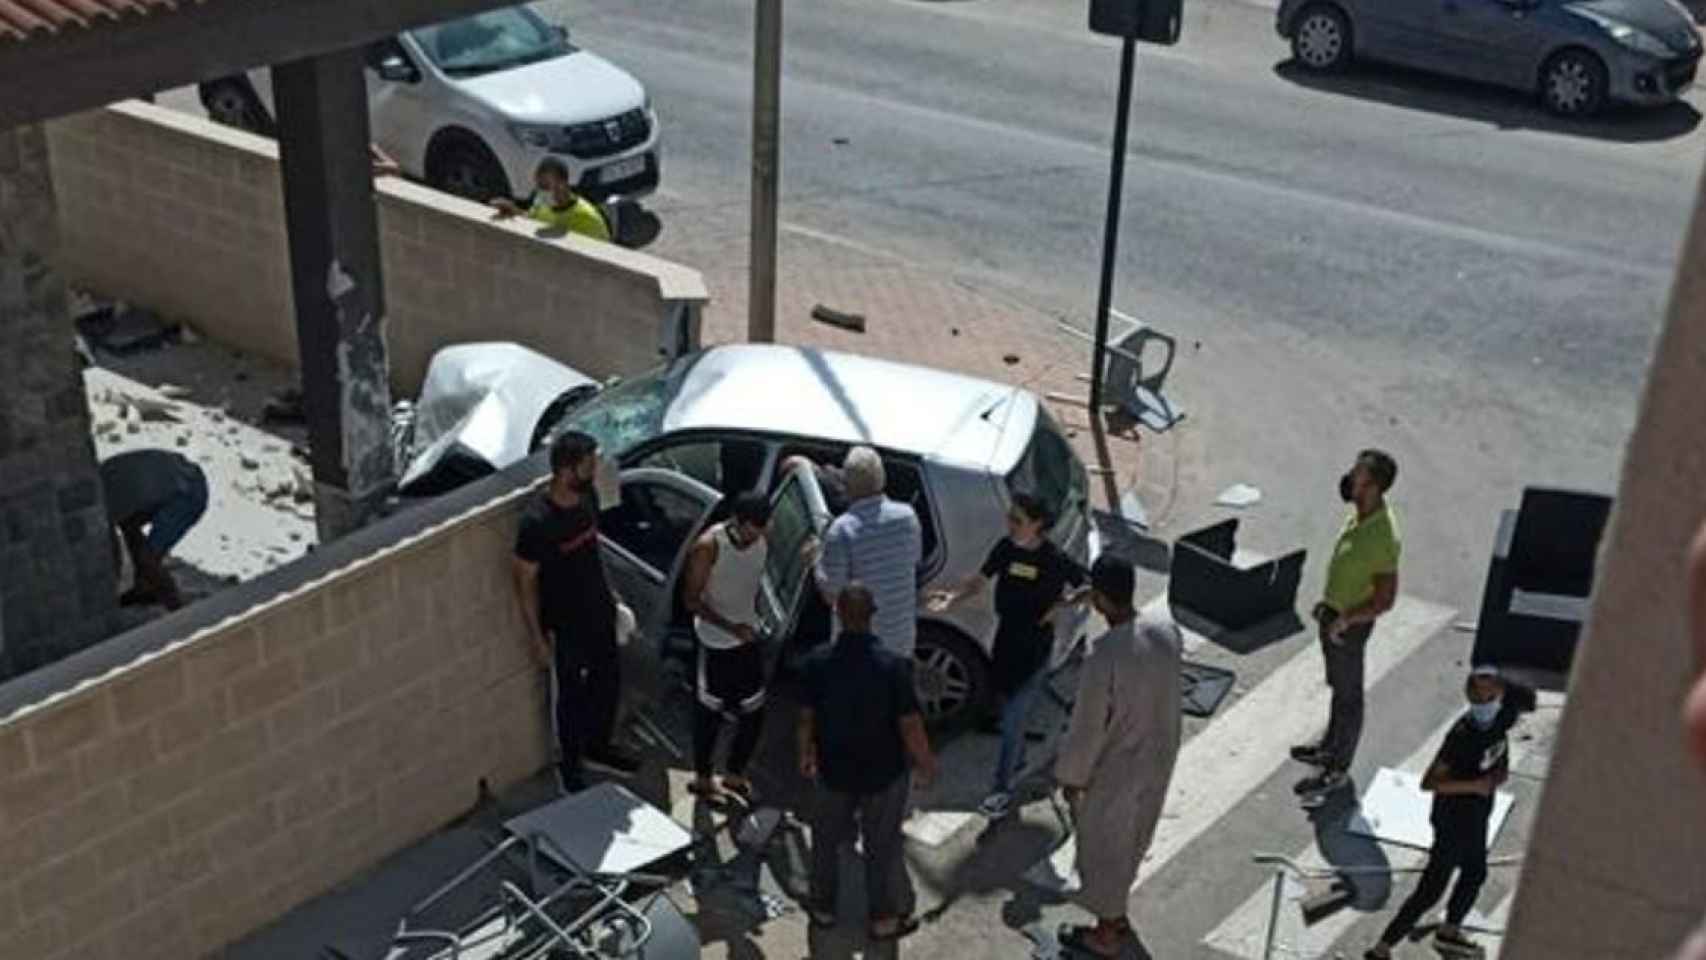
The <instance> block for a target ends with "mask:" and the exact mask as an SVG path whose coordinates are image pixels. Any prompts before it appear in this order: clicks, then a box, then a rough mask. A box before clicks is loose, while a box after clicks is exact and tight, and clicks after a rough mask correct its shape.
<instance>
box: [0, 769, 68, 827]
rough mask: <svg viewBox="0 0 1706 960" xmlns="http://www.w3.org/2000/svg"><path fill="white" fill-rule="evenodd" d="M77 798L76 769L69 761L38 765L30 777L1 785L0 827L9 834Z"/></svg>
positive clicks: (16, 778)
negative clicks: (0, 825)
mask: <svg viewBox="0 0 1706 960" xmlns="http://www.w3.org/2000/svg"><path fill="white" fill-rule="evenodd" d="M76 796H77V768H76V765H75V764H73V763H72V762H71V758H70V757H61V758H59V759H58V760H53V761H50V762H48V763H39V764H37V765H36V767H35V769H34V770H32V771H31V772H30V773H28V774H26V775H24V776H21V777H14V778H12V779H10V780H7V781H5V782H4V783H0V824H5V825H6V829H8V830H14V831H15V830H17V829H18V827H19V825H21V824H24V823H26V822H27V821H29V820H33V819H34V818H36V817H39V816H41V815H42V814H45V813H47V812H48V811H50V810H53V809H55V808H57V807H59V806H61V805H62V804H67V803H70V802H71V801H72V800H73V799H74V798H75V797H76Z"/></svg>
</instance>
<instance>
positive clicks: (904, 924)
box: [869, 914, 918, 943]
mask: <svg viewBox="0 0 1706 960" xmlns="http://www.w3.org/2000/svg"><path fill="white" fill-rule="evenodd" d="M917 931H918V918H917V917H914V916H912V915H911V914H908V915H907V916H904V917H900V918H898V919H896V920H895V924H894V928H893V929H891V930H883V931H879V930H878V929H877V927H876V924H872V925H871V929H870V931H869V933H870V940H871V942H872V943H889V942H891V941H894V940H899V939H900V938H901V937H905V936H908V935H910V934H913V933H916V932H917Z"/></svg>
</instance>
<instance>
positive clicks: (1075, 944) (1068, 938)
mask: <svg viewBox="0 0 1706 960" xmlns="http://www.w3.org/2000/svg"><path fill="white" fill-rule="evenodd" d="M1095 930H1096V928H1095V927H1092V926H1087V925H1076V926H1075V925H1072V924H1063V925H1062V926H1061V928H1060V931H1059V932H1058V933H1057V934H1056V935H1055V938H1056V939H1057V940H1059V941H1060V945H1061V946H1062V947H1063V948H1065V949H1067V950H1076V951H1078V952H1079V953H1082V954H1087V955H1089V956H1092V957H1117V956H1119V955H1120V949H1119V948H1118V947H1115V948H1114V950H1113V952H1112V953H1105V952H1103V951H1102V950H1100V949H1098V948H1097V947H1095V946H1093V945H1092V943H1093V942H1092V941H1091V939H1090V935H1091V934H1092V933H1094V932H1095Z"/></svg>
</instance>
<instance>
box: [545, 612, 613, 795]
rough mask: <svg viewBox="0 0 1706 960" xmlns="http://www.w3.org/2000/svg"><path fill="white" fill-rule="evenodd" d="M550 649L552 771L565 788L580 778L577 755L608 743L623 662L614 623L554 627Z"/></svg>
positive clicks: (597, 750) (596, 750)
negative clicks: (554, 744) (553, 733)
mask: <svg viewBox="0 0 1706 960" xmlns="http://www.w3.org/2000/svg"><path fill="white" fill-rule="evenodd" d="M553 633H554V634H555V636H556V640H555V642H554V643H553V644H552V649H553V650H554V651H555V656H554V657H553V660H554V662H553V665H552V666H553V669H552V671H551V718H552V720H553V722H554V725H555V727H556V734H557V750H558V756H557V769H558V772H559V774H560V775H561V777H562V780H563V785H564V786H565V787H568V786H571V785H573V784H575V783H576V782H578V781H579V780H580V779H581V776H582V771H581V759H582V758H583V757H585V756H587V755H588V754H591V755H593V756H597V755H598V754H600V753H602V752H603V751H604V750H605V749H607V748H608V747H609V746H610V738H611V736H612V734H614V733H615V731H616V708H617V706H618V703H619V701H620V698H621V690H622V663H621V655H620V652H619V649H618V647H617V646H616V627H615V625H614V624H612V625H611V626H610V628H609V629H608V630H604V629H591V630H588V629H582V630H579V631H574V630H568V629H558V630H555V631H553Z"/></svg>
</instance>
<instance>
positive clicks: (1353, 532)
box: [1291, 450, 1402, 805]
mask: <svg viewBox="0 0 1706 960" xmlns="http://www.w3.org/2000/svg"><path fill="white" fill-rule="evenodd" d="M1397 479H1398V464H1397V461H1395V460H1393V459H1392V457H1391V455H1390V454H1387V453H1386V452H1384V451H1381V450H1364V451H1362V452H1361V453H1359V454H1357V459H1356V463H1355V464H1354V465H1353V466H1352V467H1351V469H1350V472H1348V473H1346V474H1345V475H1344V476H1342V477H1340V478H1339V496H1340V497H1341V498H1342V499H1344V500H1345V501H1347V502H1348V503H1350V504H1351V506H1352V509H1351V510H1350V512H1349V513H1348V515H1347V516H1346V517H1345V523H1344V527H1343V528H1342V529H1341V530H1340V531H1339V537H1338V540H1337V541H1336V542H1335V543H1334V544H1333V555H1332V558H1331V559H1330V560H1328V562H1327V584H1326V586H1325V588H1324V589H1323V590H1322V594H1321V602H1320V603H1318V604H1316V605H1315V621H1316V623H1317V624H1319V626H1320V639H1321V653H1322V656H1323V657H1324V658H1325V660H1326V663H1327V686H1328V687H1329V688H1331V689H1332V692H1333V701H1332V706H1331V708H1330V711H1329V713H1328V718H1327V732H1326V733H1325V734H1323V735H1322V737H1321V741H1320V742H1319V743H1311V744H1305V745H1302V746H1297V747H1293V748H1292V750H1291V755H1292V758H1293V759H1295V760H1300V761H1302V762H1304V763H1308V764H1311V765H1313V766H1317V767H1320V768H1321V769H1320V772H1319V773H1317V774H1315V775H1312V776H1309V777H1306V778H1304V779H1303V780H1302V781H1300V782H1299V783H1298V784H1297V787H1296V789H1297V793H1298V794H1299V795H1300V796H1302V797H1303V798H1304V800H1305V802H1306V803H1309V804H1311V805H1318V804H1319V803H1321V802H1324V800H1325V797H1326V795H1327V794H1329V793H1331V792H1332V791H1334V790H1337V789H1339V788H1340V787H1342V786H1344V785H1345V784H1346V783H1347V782H1349V771H1350V767H1351V761H1352V759H1354V758H1355V756H1356V749H1357V742H1358V741H1359V740H1361V738H1362V723H1363V660H1364V654H1365V652H1366V650H1367V647H1368V638H1369V635H1370V634H1371V633H1373V632H1374V622H1375V620H1377V619H1379V618H1380V616H1381V615H1382V614H1384V613H1386V611H1388V610H1391V609H1392V604H1393V603H1394V602H1395V601H1396V600H1397V599H1398V555H1399V553H1400V552H1401V543H1402V541H1401V539H1400V537H1399V531H1398V518H1397V517H1396V516H1394V514H1393V512H1392V508H1391V507H1390V506H1389V505H1388V504H1387V503H1386V493H1387V491H1389V490H1391V489H1392V484H1393V482H1394V481H1395V480H1397Z"/></svg>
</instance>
